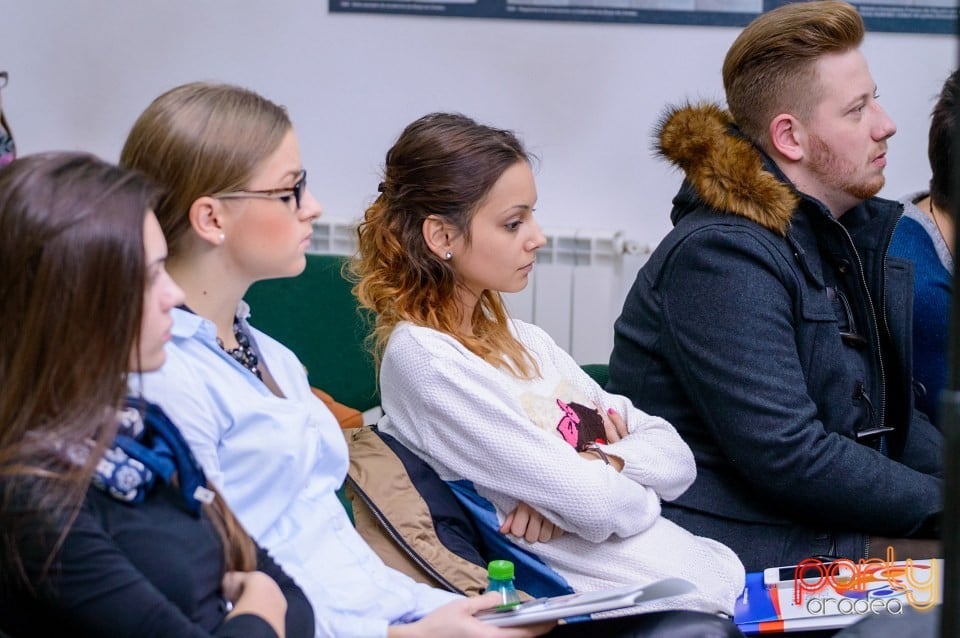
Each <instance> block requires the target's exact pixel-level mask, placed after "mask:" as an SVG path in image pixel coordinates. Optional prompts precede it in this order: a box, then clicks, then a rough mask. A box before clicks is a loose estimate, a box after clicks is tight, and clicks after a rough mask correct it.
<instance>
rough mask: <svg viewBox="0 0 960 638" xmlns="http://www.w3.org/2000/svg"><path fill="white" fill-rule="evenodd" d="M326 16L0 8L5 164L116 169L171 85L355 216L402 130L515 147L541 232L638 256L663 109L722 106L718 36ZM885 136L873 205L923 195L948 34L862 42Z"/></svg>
mask: <svg viewBox="0 0 960 638" xmlns="http://www.w3.org/2000/svg"><path fill="white" fill-rule="evenodd" d="M326 7H327V5H326V1H325V0H312V1H311V2H306V1H300V0H259V1H255V0H162V1H161V0H139V1H133V2H131V1H129V0H0V25H2V27H3V28H2V29H0V69H6V70H8V71H9V72H10V75H11V79H10V84H9V86H8V87H7V89H6V90H5V91H4V95H3V99H4V109H5V111H6V113H7V118H8V120H9V122H10V124H11V127H12V128H13V130H14V133H15V136H16V140H17V144H18V147H19V151H20V152H21V153H29V152H35V151H41V150H50V149H83V150H89V151H93V152H95V153H97V154H99V155H101V156H103V157H105V158H108V159H114V160H115V159H116V158H117V155H118V154H119V150H120V147H121V145H122V143H123V139H124V136H125V134H126V132H127V130H128V129H129V127H130V125H131V124H132V122H133V120H134V119H135V118H136V116H137V115H138V114H139V113H140V111H141V110H142V109H143V108H144V107H145V106H146V105H147V104H148V102H149V101H150V100H151V99H152V98H153V97H155V96H156V95H157V94H159V93H160V92H161V91H163V90H165V89H167V88H170V87H172V86H174V85H176V84H179V83H182V82H186V81H191V80H198V79H206V80H220V81H228V82H234V83H239V84H243V85H246V86H249V87H251V88H254V89H256V90H258V91H259V92H261V93H263V94H265V95H267V96H268V97H271V98H272V99H274V100H275V101H277V102H280V103H283V104H285V105H287V106H288V107H289V109H290V112H291V114H292V117H293V119H294V123H295V125H296V128H297V131H298V134H299V137H300V144H301V147H302V152H303V157H304V163H305V166H306V167H307V168H308V169H309V171H310V185H311V188H312V190H313V191H314V193H315V195H316V196H317V197H318V198H319V199H320V200H321V201H322V202H323V203H324V204H325V207H326V211H327V214H328V215H332V216H336V217H343V218H354V217H357V216H358V215H359V214H360V212H361V211H362V209H363V207H364V205H365V204H366V203H367V202H368V201H369V199H370V197H371V194H372V193H374V192H375V189H376V184H377V182H378V181H379V179H378V170H379V166H380V163H381V162H382V159H383V156H384V153H385V152H386V150H387V148H388V147H389V146H390V144H391V143H392V142H393V140H394V139H395V137H396V135H397V134H398V133H399V132H400V130H401V129H402V128H403V126H404V125H406V124H407V123H408V122H409V121H411V120H413V119H415V118H416V117H418V116H420V115H422V114H424V113H426V112H429V111H434V110H459V111H462V112H465V113H467V114H469V115H472V116H474V117H476V118H478V119H481V120H483V121H486V122H489V123H492V124H495V125H498V126H502V127H506V128H512V129H514V130H517V131H518V132H520V133H521V135H522V137H523V138H524V139H525V141H526V142H527V144H528V146H529V147H530V148H531V150H533V151H534V152H536V153H537V154H538V155H539V156H540V157H541V160H542V161H541V164H540V168H539V172H538V187H539V191H540V203H539V205H538V214H539V217H540V220H541V222H542V223H543V224H544V225H546V226H551V227H599V228H620V229H624V230H626V231H628V236H629V237H630V238H632V239H638V240H641V241H643V242H647V243H651V242H654V243H655V242H656V241H657V240H658V239H659V238H660V237H662V235H663V234H664V233H666V231H667V230H668V228H669V221H668V218H667V216H668V212H669V202H670V199H671V197H672V196H673V194H674V192H675V190H676V188H677V186H678V184H679V180H680V178H679V176H678V174H677V173H674V172H671V171H670V170H668V168H667V167H666V165H664V164H663V163H662V162H659V161H656V160H654V159H653V158H652V156H651V152H650V139H651V138H650V132H651V128H652V126H653V125H654V123H655V122H656V120H657V116H658V114H659V113H660V112H661V109H662V108H663V106H664V105H665V104H667V103H670V102H677V101H681V100H684V99H686V98H692V99H697V98H714V99H720V98H721V97H722V85H721V80H720V65H721V63H722V59H723V55H724V53H725V51H726V48H727V47H728V46H729V44H730V43H731V42H732V41H733V39H734V37H735V36H736V34H737V33H738V29H736V28H720V27H680V26H662V25H661V26H647V25H603V24H587V23H552V22H534V21H509V20H465V19H456V18H419V17H406V16H396V17H393V16H372V15H346V14H332V15H331V14H328V13H327V8H326ZM865 52H866V55H867V58H868V59H869V60H870V62H871V68H872V71H873V74H874V77H875V79H876V80H877V83H878V85H879V87H880V94H881V100H882V102H883V104H884V105H885V106H886V107H887V109H888V110H889V111H890V113H891V115H892V116H893V118H894V119H895V120H896V122H897V123H898V125H899V127H900V132H899V133H898V135H897V136H896V137H894V138H893V140H892V142H891V148H890V155H889V160H890V164H889V167H888V169H887V176H888V186H887V188H886V189H885V190H884V193H883V194H885V195H887V196H890V197H896V196H899V195H901V194H902V193H904V192H906V191H909V190H913V189H919V188H922V187H923V186H925V184H926V182H927V180H928V179H929V172H928V168H927V162H926V131H927V124H928V115H929V111H930V107H931V106H932V100H933V97H934V95H935V94H936V92H937V90H938V89H939V87H940V84H941V82H942V81H943V79H944V78H945V77H946V75H947V74H948V73H949V71H950V69H952V68H953V67H954V65H955V64H956V59H957V55H956V45H955V42H954V39H953V38H952V37H950V36H933V35H902V34H872V35H870V36H868V40H867V43H866V45H865Z"/></svg>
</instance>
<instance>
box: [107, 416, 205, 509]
mask: <svg viewBox="0 0 960 638" xmlns="http://www.w3.org/2000/svg"><path fill="white" fill-rule="evenodd" d="M119 420H120V424H119V428H118V430H117V434H116V437H115V439H114V447H113V448H110V449H107V450H106V451H105V452H104V455H103V458H102V459H101V460H100V462H99V463H98V464H97V467H96V470H95V472H94V474H93V476H92V478H91V482H92V483H93V485H94V487H96V488H98V489H100V490H103V491H104V492H106V493H107V494H110V495H111V496H112V497H114V498H116V499H117V500H120V501H124V502H126V503H142V502H143V501H144V499H145V498H146V495H147V493H148V492H149V491H150V490H151V489H152V488H153V485H154V482H155V481H156V480H157V478H159V479H160V480H162V481H163V482H164V483H166V484H167V485H173V482H174V481H173V479H174V476H175V475H176V476H177V477H178V480H177V484H178V486H179V487H178V489H179V492H180V496H181V497H182V501H181V505H182V506H183V508H184V509H186V510H187V511H188V512H190V513H191V514H193V515H194V516H199V515H200V506H201V500H199V499H202V500H203V501H209V500H210V499H212V498H213V493H212V492H210V491H209V490H207V489H206V487H207V479H206V477H205V476H204V474H203V470H202V469H201V468H200V465H199V464H198V463H197V460H196V459H195V458H194V457H193V454H192V453H191V452H190V447H189V446H188V445H187V442H186V441H184V439H183V436H182V435H181V434H180V431H179V430H178V429H177V428H176V426H174V425H173V423H171V422H170V419H169V418H167V415H166V414H164V412H163V410H162V409H160V407H159V406H157V405H154V404H152V403H148V402H146V401H144V400H142V399H137V398H134V397H128V398H127V400H126V407H125V408H124V409H123V410H122V411H121V412H120V414H119Z"/></svg>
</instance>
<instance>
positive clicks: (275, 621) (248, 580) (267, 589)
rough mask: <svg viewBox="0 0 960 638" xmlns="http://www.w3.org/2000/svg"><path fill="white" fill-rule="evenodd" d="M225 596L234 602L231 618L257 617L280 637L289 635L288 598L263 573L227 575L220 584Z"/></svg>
mask: <svg viewBox="0 0 960 638" xmlns="http://www.w3.org/2000/svg"><path fill="white" fill-rule="evenodd" d="M220 586H221V588H222V590H223V597H224V598H225V599H227V600H228V601H230V602H231V603H233V609H232V610H231V611H230V613H229V614H227V618H230V617H232V616H237V615H239V614H254V615H256V616H260V617H261V618H263V619H264V620H266V621H267V622H268V623H269V624H270V626H271V627H273V630H274V631H275V632H276V634H277V636H278V637H279V638H284V636H285V635H286V625H285V622H286V619H285V617H286V614H287V599H286V598H284V596H283V592H281V591H280V587H279V586H278V585H277V583H276V581H274V580H273V579H272V578H270V576H268V575H267V574H264V573H263V572H227V573H226V574H224V576H223V581H221V584H220Z"/></svg>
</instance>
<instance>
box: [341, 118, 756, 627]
mask: <svg viewBox="0 0 960 638" xmlns="http://www.w3.org/2000/svg"><path fill="white" fill-rule="evenodd" d="M379 191H380V194H379V196H378V197H377V199H376V201H375V202H374V203H373V204H372V205H371V206H370V207H369V208H368V209H367V211H366V215H365V217H364V220H363V222H362V223H361V225H360V227H359V230H358V233H359V242H360V250H359V253H360V255H359V259H358V260H357V261H356V263H355V264H354V270H355V274H356V275H357V277H358V283H357V285H356V288H355V292H356V294H357V296H358V298H359V300H360V302H361V303H362V304H363V305H364V306H365V307H367V308H369V309H370V310H372V311H373V312H375V313H376V334H375V341H376V348H375V350H376V354H377V355H378V359H379V363H380V390H381V398H382V402H383V409H384V412H385V416H384V417H383V419H382V420H381V422H380V424H379V427H380V429H381V430H382V431H384V432H386V433H388V434H390V435H392V436H394V437H395V438H397V439H398V440H400V441H401V442H402V443H403V444H405V445H406V446H408V447H409V448H411V449H412V450H413V451H414V452H415V453H416V454H418V455H419V456H420V457H421V458H422V459H423V460H425V461H426V462H427V463H429V464H430V465H431V466H432V467H433V468H434V469H435V470H436V471H437V473H438V474H439V475H440V477H441V478H442V479H444V480H446V481H447V482H448V484H449V485H450V486H451V488H453V490H454V491H455V492H456V493H457V494H458V496H459V497H460V498H461V500H462V501H463V502H464V503H466V504H467V505H468V506H476V507H474V510H475V511H476V510H484V509H485V508H487V507H489V506H490V505H492V507H493V509H494V510H495V516H494V515H492V514H491V516H490V517H489V519H487V518H484V517H481V518H480V519H479V520H480V522H481V525H482V526H484V527H485V529H486V532H487V533H486V535H485V537H484V540H485V541H486V542H487V544H488V545H489V544H491V543H493V544H494V545H495V546H497V545H499V548H501V549H502V550H503V552H511V551H513V550H512V547H511V546H516V547H519V548H520V549H522V550H524V551H526V552H529V553H530V554H533V555H535V556H536V557H538V558H539V559H540V560H542V562H543V563H544V564H545V565H546V566H547V567H549V568H550V569H552V570H554V571H555V572H556V573H558V574H559V575H560V576H561V577H562V578H563V579H565V580H566V582H567V583H568V584H569V585H570V586H571V587H572V589H573V590H576V591H591V590H597V589H603V588H608V587H614V586H618V585H628V584H637V583H639V584H647V583H650V582H652V581H655V580H658V579H661V578H666V577H670V576H679V577H682V578H685V579H687V580H689V581H691V582H693V583H694V584H696V585H697V591H695V592H693V593H690V594H687V595H685V596H683V597H678V598H673V599H663V600H658V601H653V602H652V603H651V604H648V605H645V609H646V610H647V611H650V610H657V609H659V610H664V609H672V610H677V609H685V610H695V611H700V612H708V613H725V614H732V613H733V605H734V600H735V599H736V597H737V596H738V595H739V594H740V592H741V589H742V587H743V581H744V573H743V567H742V565H741V564H740V561H739V560H738V559H737V557H736V556H735V555H734V554H733V552H732V551H730V550H729V549H728V548H727V547H725V546H723V545H721V544H720V543H718V542H716V541H713V540H710V539H705V538H699V537H697V536H694V535H692V534H690V533H689V532H687V531H686V530H684V529H682V528H680V527H678V526H677V525H674V524H673V523H671V522H670V521H668V520H666V519H665V518H663V517H662V516H661V515H660V501H661V499H663V500H671V499H674V498H676V497H677V496H679V495H680V494H681V493H683V491H684V490H686V488H687V487H688V486H689V485H690V483H691V482H692V481H693V478H694V476H695V470H694V465H693V457H692V455H691V453H690V449H689V448H688V447H687V446H686V445H685V444H684V442H683V441H682V440H681V439H680V437H679V436H678V435H677V433H676V431H675V430H674V429H673V427H671V425H670V424H669V423H667V422H666V421H664V420H663V419H660V418H656V417H653V416H650V415H648V414H645V413H643V412H641V411H640V410H637V409H636V408H634V407H633V406H632V405H631V404H630V401H629V400H627V399H626V398H625V397H622V396H617V395H612V394H609V393H607V392H605V391H604V390H603V388H601V387H600V386H598V385H597V384H596V383H595V382H594V381H593V380H592V379H591V378H590V377H589V376H588V375H587V374H586V373H585V372H584V371H583V370H582V369H581V368H580V367H579V366H578V365H577V364H576V362H575V361H574V360H573V359H572V358H571V357H570V356H569V355H568V354H567V353H566V352H564V351H563V350H562V349H561V348H560V347H559V346H557V345H556V343H554V341H553V340H552V339H551V338H550V337H549V336H548V335H547V334H546V333H545V332H544V331H543V330H541V329H540V328H538V327H536V326H534V325H531V324H528V323H525V322H523V321H519V320H514V319H511V318H510V317H509V314H508V312H507V309H506V306H505V304H504V301H503V298H502V296H501V294H502V293H510V292H518V291H520V290H522V289H523V288H524V287H526V285H527V280H528V276H529V274H530V272H531V271H532V269H533V268H534V262H535V259H536V257H535V255H536V251H537V250H538V249H539V248H541V247H542V246H543V245H544V242H545V238H544V235H543V233H542V232H541V231H540V227H539V225H538V223H537V221H536V220H535V218H534V214H533V213H534V206H535V204H536V200H537V191H536V186H535V184H534V178H533V173H532V170H531V162H530V156H529V154H528V153H527V152H526V151H525V150H524V148H523V146H522V145H521V143H520V141H519V140H518V139H517V137H516V136H515V135H514V134H513V133H511V132H509V131H505V130H501V129H496V128H493V127H490V126H486V125H483V124H479V123H477V122H475V121H474V120H472V119H470V118H468V117H465V116H463V115H459V114H450V113H434V114H431V115H427V116H424V117H422V118H420V119H418V120H417V121H415V122H413V123H412V124H410V125H409V126H407V127H406V129H405V130H404V131H403V132H402V133H401V134H400V137H399V139H398V140H397V141H396V143H395V144H394V145H393V147H392V148H391V149H390V150H389V151H388V152H387V156H386V163H385V167H384V178H383V181H382V182H381V184H380V186H379ZM505 534H510V535H512V537H513V538H512V539H511V541H512V542H508V541H507V540H506V536H505ZM700 615H701V616H704V617H705V618H709V616H707V615H706V614H700ZM714 630H715V629H714ZM595 631H598V632H601V633H602V631H603V630H601V629H595ZM700 631H704V632H707V633H705V634H704V635H708V633H709V631H710V630H708V629H706V628H701V629H700Z"/></svg>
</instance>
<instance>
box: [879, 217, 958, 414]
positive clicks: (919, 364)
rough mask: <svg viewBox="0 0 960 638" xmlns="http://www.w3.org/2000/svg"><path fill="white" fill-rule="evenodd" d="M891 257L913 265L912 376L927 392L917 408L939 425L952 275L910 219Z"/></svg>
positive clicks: (895, 239) (901, 228)
mask: <svg viewBox="0 0 960 638" xmlns="http://www.w3.org/2000/svg"><path fill="white" fill-rule="evenodd" d="M890 254H891V255H896V256H898V257H903V258H905V259H909V260H910V261H912V262H913V264H914V269H913V376H914V379H916V380H917V381H919V382H920V383H921V384H923V387H924V388H925V389H926V392H921V393H920V394H919V395H918V396H917V409H919V410H920V411H921V412H923V413H924V414H926V415H927V416H928V417H929V418H930V421H931V422H932V423H933V424H934V425H936V424H937V415H938V412H939V399H940V393H941V391H942V390H943V388H944V385H945V383H946V366H947V335H948V323H949V320H950V296H951V293H952V289H953V284H952V282H951V275H950V272H949V271H948V270H947V269H946V268H945V267H944V265H943V263H942V262H941V261H940V258H939V256H938V255H937V250H936V248H935V246H934V244H933V240H932V239H931V238H930V235H929V234H928V233H927V231H926V230H925V229H924V228H923V226H921V225H920V224H919V223H918V222H917V221H916V220H914V219H911V218H909V217H903V218H902V219H901V220H900V223H899V224H898V225H897V228H896V230H895V231H894V233H893V240H892V241H891V242H890Z"/></svg>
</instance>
